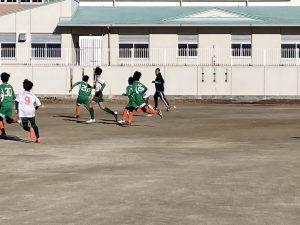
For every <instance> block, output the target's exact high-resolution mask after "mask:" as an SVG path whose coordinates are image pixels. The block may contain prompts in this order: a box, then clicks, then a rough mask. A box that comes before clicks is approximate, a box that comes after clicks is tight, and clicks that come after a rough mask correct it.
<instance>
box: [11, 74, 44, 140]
mask: <svg viewBox="0 0 300 225" xmlns="http://www.w3.org/2000/svg"><path fill="white" fill-rule="evenodd" d="M32 87H33V83H32V82H31V81H29V80H27V79H25V80H24V82H23V88H24V91H23V92H21V93H20V94H18V96H17V98H16V111H17V113H18V114H19V117H20V119H21V126H22V127H23V129H24V130H26V131H28V132H29V137H30V139H31V140H34V138H36V140H35V143H38V144H39V143H41V138H40V134H39V128H38V127H37V125H36V123H35V111H36V110H37V109H38V108H39V107H40V106H41V102H40V100H39V99H38V98H37V97H36V96H35V95H34V94H33V93H31V92H30V90H31V89H32ZM28 122H30V124H31V127H29V126H28Z"/></svg>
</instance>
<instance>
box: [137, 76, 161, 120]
mask: <svg viewBox="0 0 300 225" xmlns="http://www.w3.org/2000/svg"><path fill="white" fill-rule="evenodd" d="M141 76H142V73H141V72H139V71H135V72H134V74H133V79H134V82H133V84H132V86H133V91H134V100H135V103H136V104H137V105H138V107H139V108H141V109H142V111H143V112H145V113H149V114H158V115H159V116H160V117H162V112H161V110H154V109H152V108H150V107H149V106H148V105H147V104H146V103H145V100H144V98H143V96H144V94H145V92H146V91H147V89H148V88H147V87H146V86H145V85H144V84H142V83H141V82H140V81H139V80H140V78H141Z"/></svg>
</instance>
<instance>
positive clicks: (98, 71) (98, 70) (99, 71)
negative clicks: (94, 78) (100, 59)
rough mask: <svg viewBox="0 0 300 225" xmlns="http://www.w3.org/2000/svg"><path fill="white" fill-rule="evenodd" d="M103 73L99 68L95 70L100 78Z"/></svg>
mask: <svg viewBox="0 0 300 225" xmlns="http://www.w3.org/2000/svg"><path fill="white" fill-rule="evenodd" d="M101 73H102V69H101V68H100V67H99V66H97V67H96V68H95V75H98V76H100V75H101Z"/></svg>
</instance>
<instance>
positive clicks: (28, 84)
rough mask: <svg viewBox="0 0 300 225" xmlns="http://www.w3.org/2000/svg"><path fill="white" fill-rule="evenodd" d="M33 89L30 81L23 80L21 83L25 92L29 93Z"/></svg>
mask: <svg viewBox="0 0 300 225" xmlns="http://www.w3.org/2000/svg"><path fill="white" fill-rule="evenodd" d="M32 87H33V83H32V82H31V81H30V80H27V79H25V80H24V81H23V88H24V89H25V91H30V90H31V89H32Z"/></svg>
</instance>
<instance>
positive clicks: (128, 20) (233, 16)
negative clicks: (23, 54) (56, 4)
mask: <svg viewBox="0 0 300 225" xmlns="http://www.w3.org/2000/svg"><path fill="white" fill-rule="evenodd" d="M249 25H252V26H300V6H248V7H240V6H239V7H237V6H234V7H176V6H165V7H158V6H153V7H140V6H139V7H137V6H132V7H127V6H122V7H121V6H120V7H106V6H99V7H95V6H79V7H78V9H77V11H76V12H75V14H74V15H73V16H72V17H68V18H66V17H64V18H61V19H60V22H59V24H58V26H249Z"/></svg>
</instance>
